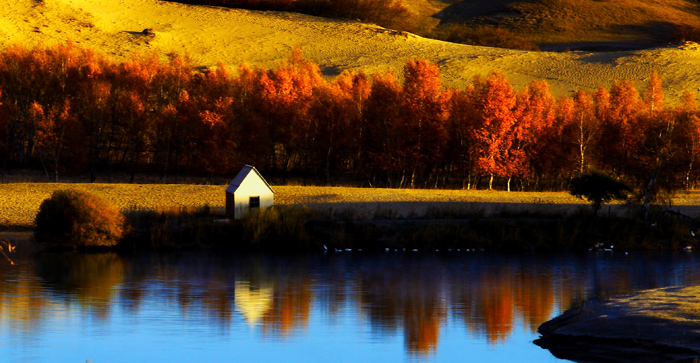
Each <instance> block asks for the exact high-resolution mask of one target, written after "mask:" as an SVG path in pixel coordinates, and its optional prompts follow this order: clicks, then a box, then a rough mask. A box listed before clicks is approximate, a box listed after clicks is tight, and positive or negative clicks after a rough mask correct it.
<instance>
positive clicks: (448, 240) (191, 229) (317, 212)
mask: <svg viewBox="0 0 700 363" xmlns="http://www.w3.org/2000/svg"><path fill="white" fill-rule="evenodd" d="M62 189H73V190H80V191H86V192H88V193H91V194H94V195H96V196H97V197H99V198H101V199H103V200H105V201H106V202H108V203H109V204H111V205H113V206H114V207H116V208H118V209H119V210H121V211H122V212H123V213H124V215H125V217H126V228H125V235H124V238H123V239H122V240H121V241H120V242H119V244H118V247H121V248H127V249H132V248H229V249H230V248H233V249H240V250H266V251H305V250H319V251H320V250H325V249H328V250H331V251H335V250H346V249H353V250H356V249H363V250H385V249H387V248H389V249H397V250H403V249H406V250H408V251H413V250H414V249H415V250H419V251H425V250H431V251H434V250H436V249H437V250H441V251H447V250H452V251H454V252H456V251H457V250H459V251H465V250H482V249H483V250H510V251H523V250H541V251H550V250H588V249H609V250H619V251H626V250H635V249H683V248H686V247H691V248H693V247H694V246H695V244H696V239H695V237H694V228H695V225H694V222H693V220H692V219H690V218H684V217H680V216H674V215H671V214H669V213H662V209H661V208H659V209H657V210H655V211H654V213H652V214H651V216H652V217H651V218H650V220H646V221H645V220H643V219H642V218H639V207H637V206H630V205H625V204H612V205H606V206H604V207H603V209H602V211H601V212H599V213H598V214H597V215H594V214H593V212H592V208H591V207H590V205H588V204H585V203H584V202H583V201H582V200H579V199H576V198H574V197H572V196H571V195H569V194H567V193H564V192H552V193H524V192H521V193H507V192H494V191H475V190H407V189H363V188H342V187H297V186H282V187H276V188H275V190H276V194H275V198H276V206H275V207H274V208H272V209H267V210H261V211H258V212H255V213H250V214H249V215H248V216H247V217H246V218H245V219H243V220H241V221H232V220H228V219H227V217H226V216H225V215H224V197H223V196H224V191H223V190H224V186H211V185H131V184H47V183H16V184H3V185H0V194H1V195H3V199H2V200H0V212H1V213H2V214H1V215H2V216H3V218H4V223H3V224H4V229H5V230H10V231H22V230H24V231H27V232H30V231H32V230H33V228H34V217H35V216H36V214H37V212H38V210H39V206H40V205H41V203H42V201H43V200H45V199H47V198H49V197H50V196H51V195H52V193H53V192H54V191H56V190H62ZM698 197H700V195H699V194H697V193H694V192H690V193H683V194H679V195H678V196H676V197H675V198H674V199H672V200H671V202H672V203H673V205H674V206H675V207H674V208H676V209H679V210H681V211H682V212H683V213H684V214H687V215H694V214H697V213H698V212H699V211H700V207H697V205H700V198H698Z"/></svg>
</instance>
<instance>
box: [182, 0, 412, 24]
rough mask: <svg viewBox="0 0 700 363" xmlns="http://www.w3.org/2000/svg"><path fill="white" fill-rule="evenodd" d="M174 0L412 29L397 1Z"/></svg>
mask: <svg viewBox="0 0 700 363" xmlns="http://www.w3.org/2000/svg"><path fill="white" fill-rule="evenodd" d="M170 1H173V0H170ZM177 2H181V3H185V4H195V5H212V6H223V7H228V8H240V9H250V10H272V11H291V12H295V13H302V14H309V15H315V16H321V17H326V18H336V19H352V20H354V19H359V20H361V21H364V22H369V23H374V24H377V25H381V26H383V27H387V28H392V29H396V30H405V31H413V28H414V26H413V23H412V14H411V12H410V11H409V10H408V8H406V7H405V6H404V5H403V3H402V2H401V1H400V0H177Z"/></svg>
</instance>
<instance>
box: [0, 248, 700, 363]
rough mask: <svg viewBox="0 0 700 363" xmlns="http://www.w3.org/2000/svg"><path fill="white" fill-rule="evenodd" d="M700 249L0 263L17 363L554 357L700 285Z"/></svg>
mask: <svg viewBox="0 0 700 363" xmlns="http://www.w3.org/2000/svg"><path fill="white" fill-rule="evenodd" d="M698 257H699V256H698V255H696V254H695V253H629V254H625V253H624V252H589V253H584V254H553V255H547V254H525V255H523V254H493V253H486V252H465V251H460V252H456V251H454V252H432V253H424V252H402V251H397V252H394V251H391V252H385V253H363V252H340V253H336V252H331V253H327V254H321V253H319V254H308V255H299V256H283V255H262V254H253V255H251V254H236V253H230V252H221V251H201V252H177V253H161V252H158V253H156V252H137V253H132V254H118V253H74V252H61V253H47V252H43V253H39V254H37V255H36V256H28V257H24V258H19V259H17V260H15V262H16V265H15V266H10V265H9V264H8V263H5V262H4V261H3V262H0V274H1V276H2V279H1V282H0V357H2V361H4V362H5V361H7V362H86V361H87V360H90V361H91V362H92V363H100V362H194V361H200V362H201V361H206V362H222V361H241V362H244V361H265V362H308V361H324V362H359V361H362V362H453V361H457V360H460V361H465V360H467V361H488V362H555V361H559V362H561V360H558V359H556V358H555V357H553V356H552V355H551V354H550V353H549V351H547V350H543V349H541V348H539V347H537V346H536V345H534V344H533V343H532V341H533V340H534V339H536V338H537V337H538V334H537V332H536V329H537V327H538V326H539V325H540V324H541V323H543V322H545V321H547V320H549V319H551V318H552V317H554V316H556V315H558V314H560V313H561V312H563V311H564V310H566V309H567V308H569V307H570V306H572V305H574V304H577V303H579V302H581V301H584V300H586V299H589V298H592V297H595V296H609V295H613V294H619V293H627V292H634V291H636V290H639V289H647V288H656V287H664V286H675V285H697V284H700V274H696V273H695V272H696V271H699V270H700V259H699V258H698Z"/></svg>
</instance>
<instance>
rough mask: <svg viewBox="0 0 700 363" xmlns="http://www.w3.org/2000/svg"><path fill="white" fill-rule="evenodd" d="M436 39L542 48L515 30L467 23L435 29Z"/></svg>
mask: <svg viewBox="0 0 700 363" xmlns="http://www.w3.org/2000/svg"><path fill="white" fill-rule="evenodd" d="M433 35H434V37H435V38H436V39H440V40H444V41H447V42H452V43H461V44H469V45H480V46H484V47H497V48H508V49H519V50H540V47H539V46H537V44H535V43H534V42H533V41H532V40H530V39H528V38H526V37H523V36H519V35H516V34H514V33H513V32H511V31H509V30H507V29H503V28H496V27H492V26H483V25H482V26H476V27H472V26H468V25H465V24H448V25H443V26H440V27H439V28H438V29H436V30H435V31H434V34H433Z"/></svg>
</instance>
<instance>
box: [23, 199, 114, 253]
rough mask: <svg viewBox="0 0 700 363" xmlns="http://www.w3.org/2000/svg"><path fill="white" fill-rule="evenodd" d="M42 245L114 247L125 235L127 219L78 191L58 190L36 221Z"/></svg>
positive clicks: (37, 237) (43, 204)
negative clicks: (125, 221) (125, 220)
mask: <svg viewBox="0 0 700 363" xmlns="http://www.w3.org/2000/svg"><path fill="white" fill-rule="evenodd" d="M34 224H35V226H36V228H35V230H34V238H35V239H36V241H37V242H39V243H46V244H52V245H55V246H63V247H72V248H77V247H95V246H114V245H116V244H117V243H118V242H119V240H120V239H121V238H122V235H123V234H124V216H123V215H122V213H121V212H120V211H119V210H117V209H116V208H114V207H113V206H111V205H109V204H108V203H106V202H105V201H103V200H102V199H100V198H98V197H96V196H94V195H92V194H90V193H87V192H83V191H78V190H57V191H54V192H53V194H52V195H51V198H49V199H46V200H44V201H43V202H42V203H41V206H40V207H39V212H38V213H37V215H36V219H35V221H34Z"/></svg>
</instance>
